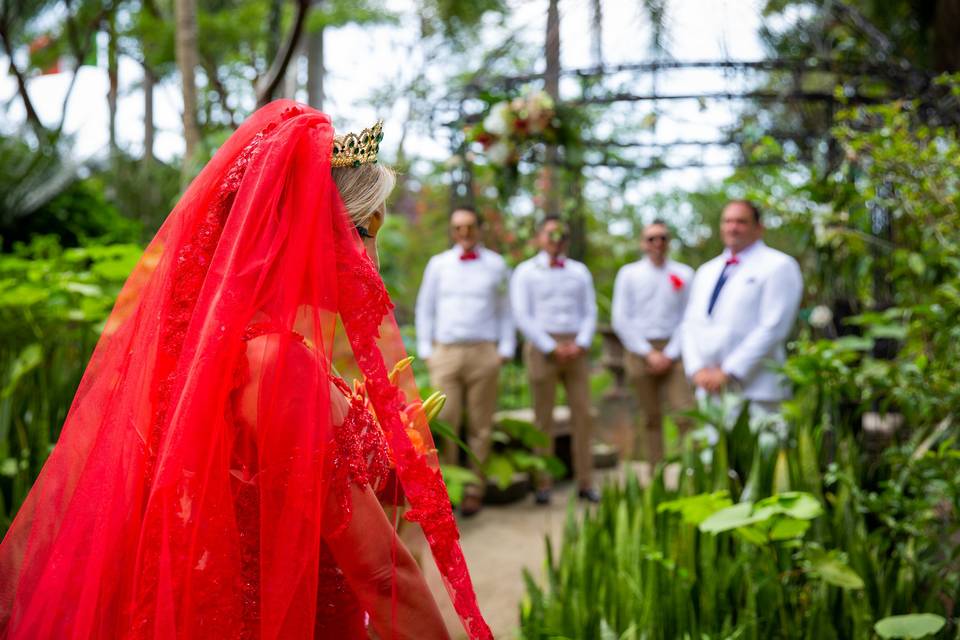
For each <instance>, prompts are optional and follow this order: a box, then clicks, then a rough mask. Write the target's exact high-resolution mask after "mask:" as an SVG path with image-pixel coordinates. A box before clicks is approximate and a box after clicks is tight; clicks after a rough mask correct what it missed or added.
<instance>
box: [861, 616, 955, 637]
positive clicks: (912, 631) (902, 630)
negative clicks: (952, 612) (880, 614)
mask: <svg viewBox="0 0 960 640" xmlns="http://www.w3.org/2000/svg"><path fill="white" fill-rule="evenodd" d="M946 622H947V621H946V620H945V619H944V618H943V617H942V616H938V615H936V614H933V613H911V614H908V615H903V616H890V617H887V618H884V619H882V620H878V621H877V623H876V624H875V625H873V629H874V631H876V632H877V634H878V635H879V636H880V637H881V638H924V637H926V636H929V635H933V634H934V633H937V632H938V631H940V629H942V628H943V625H945V624H946Z"/></svg>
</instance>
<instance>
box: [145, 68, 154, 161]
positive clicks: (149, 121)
mask: <svg viewBox="0 0 960 640" xmlns="http://www.w3.org/2000/svg"><path fill="white" fill-rule="evenodd" d="M156 83H157V79H156V77H155V76H154V75H153V70H152V69H151V68H150V67H148V66H147V65H146V63H144V64H143V162H144V164H146V165H151V164H153V161H154V155H153V142H154V138H156V131H157V130H156V126H155V125H154V123H153V87H154V85H156Z"/></svg>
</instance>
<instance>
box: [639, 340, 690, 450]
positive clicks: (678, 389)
mask: <svg viewBox="0 0 960 640" xmlns="http://www.w3.org/2000/svg"><path fill="white" fill-rule="evenodd" d="M650 344H651V346H653V348H654V349H657V350H660V351H662V350H663V348H664V347H666V346H667V341H666V340H651V341H650ZM624 366H625V369H626V372H627V378H628V380H630V382H631V383H632V384H633V386H634V388H636V390H637V397H638V399H639V400H640V410H641V411H643V413H644V415H645V417H646V420H645V423H646V424H645V427H646V428H645V431H646V438H643V440H645V443H644V444H645V449H646V450H645V451H644V457H645V458H646V460H647V462H649V463H650V464H656V463H658V462H660V460H662V459H663V415H664V404H666V405H667V409H668V412H669V413H673V412H675V411H686V410H689V409H691V408H693V406H694V402H693V389H692V388H691V386H690V383H689V382H688V381H687V378H686V376H685V375H684V373H683V364H682V363H681V362H680V361H676V362H674V363H673V364H672V365H670V368H669V369H667V370H666V371H665V372H664V373H661V374H659V375H653V374H651V373H649V372H648V370H647V359H646V358H645V357H643V356H641V355H637V354H636V353H631V352H629V351H628V352H627V355H626V361H625V362H624ZM687 422H688V421H686V420H684V419H678V420H677V426H679V427H680V428H681V430H683V429H684V427H686V426H687Z"/></svg>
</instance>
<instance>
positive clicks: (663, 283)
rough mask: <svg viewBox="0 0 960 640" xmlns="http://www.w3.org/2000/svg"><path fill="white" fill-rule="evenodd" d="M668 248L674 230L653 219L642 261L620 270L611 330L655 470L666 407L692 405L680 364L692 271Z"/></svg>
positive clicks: (645, 232)
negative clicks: (643, 424)
mask: <svg viewBox="0 0 960 640" xmlns="http://www.w3.org/2000/svg"><path fill="white" fill-rule="evenodd" d="M669 249H670V230H669V229H668V228H667V225H666V223H665V222H664V221H663V220H655V221H654V222H652V223H651V224H649V225H647V226H646V228H645V229H644V230H643V252H644V257H643V259H641V260H639V261H637V262H633V263H631V264H628V265H625V266H624V267H623V268H622V269H620V271H619V272H618V273H617V277H616V280H615V281H614V285H613V309H612V313H611V315H612V320H613V330H614V331H615V332H616V334H617V336H618V337H619V338H620V341H621V342H622V343H623V346H624V348H625V349H626V358H625V362H624V365H625V368H626V371H627V377H628V379H629V380H630V381H631V382H632V383H633V385H634V387H635V388H636V390H637V396H638V398H639V400H640V408H641V410H642V411H643V413H644V414H645V416H646V438H644V440H645V447H644V448H645V451H644V454H645V457H646V460H647V461H648V462H649V463H650V464H651V465H656V464H657V463H658V462H659V461H660V460H661V459H662V458H663V415H664V405H666V408H667V410H668V411H670V412H675V411H682V410H685V409H689V408H690V407H691V406H692V404H693V391H692V389H691V388H690V384H689V383H688V382H687V379H686V376H684V374H683V367H682V365H681V364H680V324H681V322H682V320H683V312H684V309H685V308H686V306H687V300H688V298H689V297H690V283H691V281H692V280H693V269H692V268H690V267H688V266H687V265H685V264H682V263H679V262H675V261H673V260H671V259H670V258H669V257H668V255H669ZM681 424H682V421H681Z"/></svg>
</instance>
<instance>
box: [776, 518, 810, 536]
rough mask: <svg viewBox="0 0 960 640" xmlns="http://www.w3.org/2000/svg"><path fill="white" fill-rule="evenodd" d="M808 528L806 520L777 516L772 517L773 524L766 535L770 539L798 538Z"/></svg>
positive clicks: (808, 524) (808, 523)
mask: <svg viewBox="0 0 960 640" xmlns="http://www.w3.org/2000/svg"><path fill="white" fill-rule="evenodd" d="M809 528H810V522H809V521H808V520H797V519H795V518H783V517H778V518H775V519H774V522H773V526H772V527H770V531H769V533H768V534H767V536H768V537H769V538H770V539H771V540H791V539H793V538H800V537H802V536H803V534H805V533H806V532H807V529H809Z"/></svg>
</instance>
